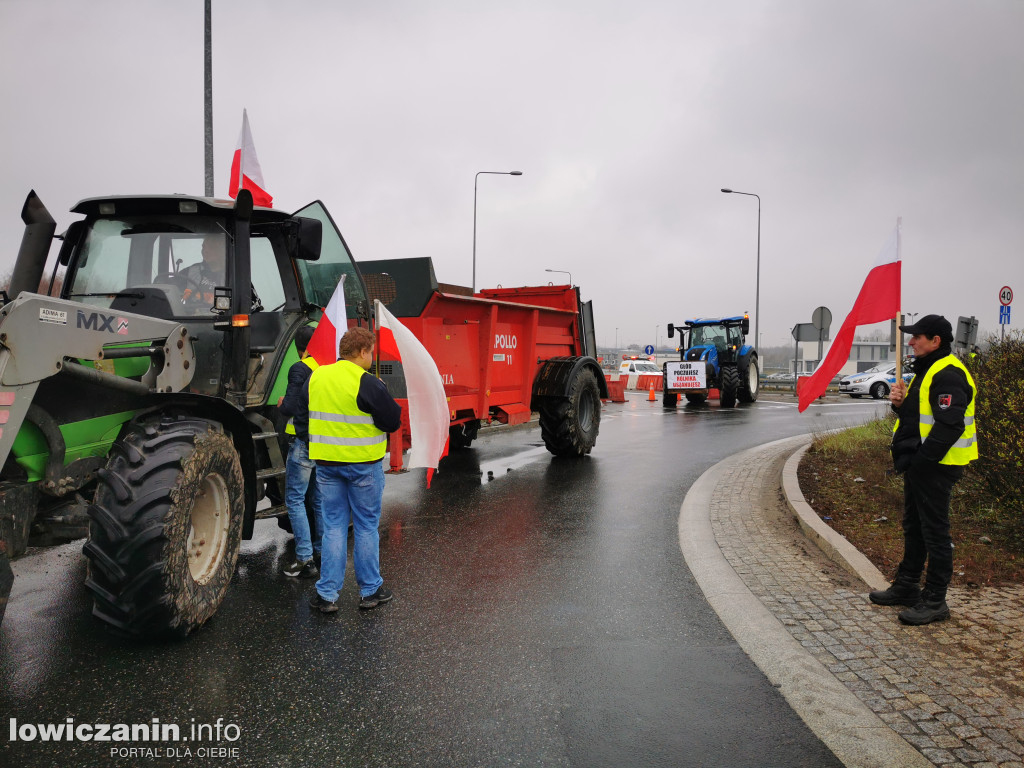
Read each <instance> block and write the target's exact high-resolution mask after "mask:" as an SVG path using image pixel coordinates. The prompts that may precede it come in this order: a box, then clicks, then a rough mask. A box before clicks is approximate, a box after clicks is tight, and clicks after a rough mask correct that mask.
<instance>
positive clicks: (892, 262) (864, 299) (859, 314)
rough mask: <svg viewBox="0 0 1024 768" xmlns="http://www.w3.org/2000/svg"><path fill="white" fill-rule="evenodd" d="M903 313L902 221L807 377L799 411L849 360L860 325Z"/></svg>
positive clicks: (820, 393)
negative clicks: (814, 367)
mask: <svg viewBox="0 0 1024 768" xmlns="http://www.w3.org/2000/svg"><path fill="white" fill-rule="evenodd" d="M899 313H900V222H899V221H897V222H896V229H894V230H893V233H892V235H891V236H890V237H889V240H888V241H887V242H886V244H885V247H884V248H882V252H881V253H880V254H879V256H878V261H876V262H875V266H874V267H873V268H872V269H871V271H870V272H868V276H867V278H866V279H865V280H864V285H863V286H861V289H860V293H859V294H857V300H856V301H855V302H854V303H853V309H851V310H850V314H848V315H847V316H846V319H845V320H844V321H843V325H842V327H840V329H839V333H837V334H836V339H835V341H833V342H832V346H831V347H829V350H828V354H827V355H825V359H824V360H822V361H821V364H820V365H819V366H818V367H817V368H816V369H815V370H814V373H812V374H811V375H810V376H809V377H808V378H806V379H804V380H803V381H802V382H801V384H800V412H801V413H802V412H803V411H804V410H806V408H807V406H809V405H810V404H811V403H813V402H814V401H815V400H816V399H817V398H818V397H820V396H821V395H823V394H824V393H825V390H826V389H827V388H828V385H829V382H830V381H832V377H833V376H835V375H836V373H838V372H839V369H840V368H842V367H843V364H844V363H845V362H846V361H847V360H848V359H849V357H850V349H851V347H853V336H854V334H855V333H856V331H857V326H858V325H871V324H872V323H882V322H885V321H886V320H891V319H892V318H894V317H896V316H897V315H899Z"/></svg>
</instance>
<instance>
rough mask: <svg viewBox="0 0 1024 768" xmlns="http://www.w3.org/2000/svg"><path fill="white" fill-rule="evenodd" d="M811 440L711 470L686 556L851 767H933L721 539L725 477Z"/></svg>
mask: <svg viewBox="0 0 1024 768" xmlns="http://www.w3.org/2000/svg"><path fill="white" fill-rule="evenodd" d="M807 440H808V438H807V436H804V435H801V436H799V437H796V438H784V439H782V440H776V441H774V442H771V443H767V444H765V445H761V446H757V447H755V448H750V449H748V450H746V451H743V452H741V453H738V454H735V455H733V456H731V457H729V458H728V459H725V460H723V461H720V462H719V463H718V464H716V465H714V466H713V467H711V468H710V469H708V470H707V471H706V472H704V474H702V475H701V476H700V477H699V478H698V479H697V481H696V482H695V483H694V484H693V486H691V488H690V490H689V492H688V493H687V494H686V497H685V498H684V499H683V503H682V506H681V507H680V510H679V523H678V527H679V546H680V549H682V552H683V558H684V559H685V561H686V564H687V567H688V568H689V569H690V572H691V573H692V574H693V577H694V579H695V580H696V581H697V585H698V586H699V587H700V589H701V591H702V592H703V593H704V597H705V598H706V599H707V601H708V603H709V604H710V605H711V607H712V609H713V610H714V611H715V613H716V614H718V617H719V618H720V619H721V621H722V623H723V624H724V625H725V627H726V629H727V630H728V632H729V633H730V634H731V635H732V636H733V638H734V639H735V640H736V642H737V643H738V644H739V646H740V648H742V649H743V651H744V653H746V654H747V656H749V657H750V659H751V661H753V662H754V664H755V665H756V666H757V667H758V668H759V669H760V670H761V671H762V673H764V675H765V677H767V678H768V680H769V681H770V682H771V683H772V684H773V685H774V686H775V687H776V688H778V689H779V692H780V693H781V694H782V696H783V697H784V698H785V699H786V702H787V703H788V704H789V706H790V707H792V708H793V711H794V712H796V713H797V715H798V716H799V717H800V719H801V720H803V721H804V722H805V723H806V724H807V726H808V728H810V730H811V732H812V733H814V735H815V736H817V737H818V738H819V739H821V741H822V742H823V743H824V744H825V745H826V746H827V747H828V748H829V749H831V750H832V752H833V753H834V754H835V755H836V757H837V758H838V759H839V760H840V761H841V762H842V763H843V764H844V765H845V766H848V767H850V768H853V767H854V766H856V767H857V768H891V766H893V765H899V766H903V767H904V768H916V767H918V766H921V767H922V768H924V767H930V766H931V765H932V763H931V762H930V761H928V760H927V759H926V758H925V757H924V756H923V755H922V754H921V753H920V752H918V751H917V750H916V749H914V748H913V747H912V746H910V745H909V744H908V743H907V742H906V741H904V740H903V738H902V737H901V736H899V735H898V734H896V733H895V732H894V731H893V730H892V729H891V728H889V726H888V725H886V724H885V723H884V722H883V721H882V720H881V719H880V718H879V717H878V716H877V715H876V714H875V713H874V712H872V711H871V709H870V708H869V707H868V706H867V705H866V704H864V702H862V701H861V700H860V699H859V698H857V696H856V695H855V694H854V693H853V692H852V691H850V690H849V689H848V688H847V687H846V686H845V685H844V684H843V683H842V682H840V681H839V680H838V679H836V677H835V676H834V675H833V674H832V673H831V672H829V671H828V669H826V668H825V666H824V665H823V664H822V663H821V662H820V661H818V660H817V659H816V658H814V656H812V655H811V654H810V653H809V652H808V651H807V650H806V649H805V648H804V647H803V646H801V645H800V643H798V642H797V641H796V640H795V639H794V638H793V636H792V635H791V634H790V633H789V630H788V629H786V627H785V626H783V624H782V623H781V622H780V621H779V620H778V619H777V618H775V616H774V615H773V614H772V613H771V611H769V610H768V608H766V607H765V605H764V604H763V603H762V602H761V601H760V600H759V599H758V598H757V597H756V596H755V595H754V594H753V593H752V592H751V591H750V589H748V588H747V585H746V584H744V583H743V581H742V579H741V578H740V577H739V575H738V574H737V573H736V571H735V570H733V568H732V566H731V565H730V564H729V562H728V561H727V560H726V559H725V555H724V554H722V550H721V548H720V547H719V545H718V542H717V540H716V539H715V534H714V530H713V529H712V525H711V517H710V511H711V507H712V504H713V503H714V502H715V498H716V497H715V490H716V488H717V487H718V483H719V477H720V475H722V474H724V473H725V471H726V470H728V469H730V468H731V467H733V466H734V465H736V464H745V463H749V462H751V461H757V460H758V457H759V454H760V453H762V452H764V451H765V450H766V449H770V448H773V447H781V446H783V445H786V444H790V445H792V447H793V449H794V450H795V449H796V448H798V447H800V446H801V444H802V443H804V442H807ZM786 447H787V448H788V447H789V446H788V445H786ZM794 472H795V470H794ZM804 503H805V504H806V502H804ZM808 508H809V507H808Z"/></svg>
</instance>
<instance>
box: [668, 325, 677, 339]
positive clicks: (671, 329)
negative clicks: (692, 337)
mask: <svg viewBox="0 0 1024 768" xmlns="http://www.w3.org/2000/svg"><path fill="white" fill-rule="evenodd" d="M675 335H676V327H675V326H674V325H672V323H669V324H668V337H669V338H670V339H671V338H672V337H673V336H675Z"/></svg>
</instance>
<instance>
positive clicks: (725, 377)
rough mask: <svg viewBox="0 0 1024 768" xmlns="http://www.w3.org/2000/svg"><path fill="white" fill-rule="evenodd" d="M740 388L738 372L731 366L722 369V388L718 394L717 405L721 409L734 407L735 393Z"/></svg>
mask: <svg viewBox="0 0 1024 768" xmlns="http://www.w3.org/2000/svg"><path fill="white" fill-rule="evenodd" d="M739 388H740V372H739V371H737V370H736V369H735V368H734V367H733V366H731V365H730V366H723V367H722V387H721V390H720V394H719V398H720V399H719V401H718V402H719V403H720V404H721V406H722V407H723V408H732V407H733V406H734V405H736V393H737V392H738V391H739Z"/></svg>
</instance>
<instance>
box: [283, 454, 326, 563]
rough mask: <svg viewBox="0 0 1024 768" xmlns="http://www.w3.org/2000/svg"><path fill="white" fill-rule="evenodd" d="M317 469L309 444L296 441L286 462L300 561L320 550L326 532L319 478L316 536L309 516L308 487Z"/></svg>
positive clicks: (288, 503)
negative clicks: (313, 534)
mask: <svg viewBox="0 0 1024 768" xmlns="http://www.w3.org/2000/svg"><path fill="white" fill-rule="evenodd" d="M315 470H316V462H314V461H312V460H311V459H310V458H309V445H308V444H307V443H304V442H302V441H301V440H299V439H298V438H295V440H293V441H292V447H291V448H290V449H289V450H288V460H287V462H286V463H285V475H284V503H285V505H286V506H287V507H288V519H289V520H290V521H291V523H292V534H293V535H294V536H295V559H296V560H298V561H299V562H303V561H305V560H309V559H310V558H311V557H312V556H313V551H314V550H316V551H317V552H319V551H320V538H321V536H322V535H323V528H324V523H323V501H322V496H321V495H320V489H319V487H318V486H317V483H316V480H315V479H314V481H313V516H314V518H316V531H315V533H316V536H315V538H314V537H313V536H311V534H310V530H309V517H308V516H307V515H306V490H307V489H308V488H309V484H310V483H309V479H310V475H312V474H313V473H314V472H315Z"/></svg>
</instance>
